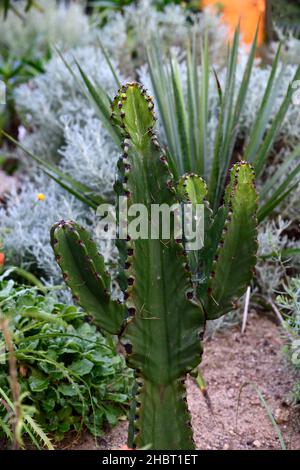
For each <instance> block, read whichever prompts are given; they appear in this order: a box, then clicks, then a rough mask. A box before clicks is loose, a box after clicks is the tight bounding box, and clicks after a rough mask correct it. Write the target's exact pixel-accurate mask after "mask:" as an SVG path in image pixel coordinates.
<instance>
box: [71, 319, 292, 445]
mask: <svg viewBox="0 0 300 470" xmlns="http://www.w3.org/2000/svg"><path fill="white" fill-rule="evenodd" d="M282 346H283V339H282V338H281V332H280V328H279V327H278V326H277V325H275V323H273V322H272V321H271V320H270V319H268V318H266V317H265V316H258V315H257V314H254V313H253V314H251V315H250V316H249V320H248V326H247V329H246V333H245V335H244V336H241V335H240V331H239V329H238V328H232V329H230V330H227V331H225V332H224V333H220V334H218V335H216V336H215V337H214V338H213V339H212V340H206V341H205V352H204V357H203V362H202V365H201V369H202V372H203V375H204V377H205V380H206V382H207V388H208V393H209V397H210V400H211V404H212V409H213V413H212V412H211V411H210V410H209V408H208V407H207V404H206V402H205V400H204V398H203V396H202V394H201V393H200V392H199V389H198V388H197V386H196V385H195V383H194V382H193V380H192V379H188V381H187V385H188V403H189V407H190V410H191V413H192V424H193V428H194V437H195V441H196V445H197V449H224V450H227V449H280V442H279V439H278V437H277V435H276V431H275V429H274V427H273V426H272V424H271V422H270V419H269V417H268V416H267V414H266V410H265V409H264V408H263V407H262V405H261V403H260V400H259V398H258V396H257V394H256V392H255V391H254V389H253V387H251V386H249V385H248V386H246V387H245V388H243V391H242V394H241V400H240V406H239V413H238V420H237V425H236V416H237V403H238V397H239V392H240V389H241V386H242V385H243V384H245V383H246V382H251V383H253V384H255V385H256V386H257V387H258V388H259V389H260V391H261V392H262V393H263V395H264V397H265V399H266V400H267V402H268V405H269V407H270V409H271V410H272V413H273V415H274V416H275V417H276V420H277V422H278V425H279V427H280V429H281V432H282V434H283V436H284V439H285V442H286V445H287V447H288V448H289V449H300V409H299V408H296V407H291V406H289V404H288V401H287V400H286V398H287V394H288V393H289V391H290V390H291V387H292V384H293V383H294V379H295V372H294V371H293V370H292V369H289V368H288V367H287V365H286V364H285V363H284V358H283V355H282ZM126 433H127V423H126V422H122V423H120V425H119V426H117V427H116V428H115V429H113V430H112V431H111V432H110V433H108V434H106V435H105V437H104V438H101V439H98V441H95V439H94V438H93V437H91V436H90V435H89V434H85V435H83V436H81V438H80V440H79V441H77V442H76V443H75V442H74V443H73V445H71V447H69V448H72V449H81V450H83V449H112V448H119V447H121V446H123V445H124V444H125V443H126Z"/></svg>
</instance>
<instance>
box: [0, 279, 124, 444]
mask: <svg viewBox="0 0 300 470" xmlns="http://www.w3.org/2000/svg"><path fill="white" fill-rule="evenodd" d="M0 309H1V312H2V314H4V315H5V316H7V317H9V318H10V330H11V334H12V337H13V342H14V345H15V354H16V358H17V361H18V372H19V374H18V376H19V377H18V379H19V382H20V386H21V392H29V393H28V396H27V397H26V398H25V403H26V404H28V405H31V406H33V407H34V409H35V410H36V411H35V414H34V418H35V420H36V421H37V422H38V423H39V424H40V425H41V427H42V428H43V430H44V431H45V432H49V433H51V434H53V435H54V437H55V439H57V440H60V439H62V438H63V437H64V433H66V432H67V431H70V430H72V429H73V430H74V429H75V430H76V431H80V430H81V429H82V428H84V427H87V428H88V430H89V431H90V432H91V433H93V434H94V435H96V436H100V435H101V434H102V433H103V426H105V424H110V425H115V424H116V423H117V421H118V419H119V418H120V417H121V416H122V415H125V414H126V411H127V400H128V395H129V393H130V390H131V384H132V374H131V372H130V371H129V370H128V369H127V368H126V365H125V362H124V359H123V358H122V357H120V356H119V355H117V353H116V346H115V343H114V341H113V338H112V337H110V336H108V337H104V336H103V335H102V334H101V333H100V332H99V331H97V330H96V328H95V326H94V325H92V324H90V323H89V322H88V318H87V316H86V315H85V314H84V313H83V312H81V311H80V310H78V308H77V307H74V306H66V305H63V304H61V303H58V302H57V299H56V298H55V297H54V296H53V294H50V295H42V294H40V293H39V292H38V290H37V289H35V288H28V287H26V286H16V284H15V282H14V281H13V280H11V279H10V280H6V279H3V276H2V280H1V277H0ZM0 388H1V389H2V390H4V391H5V393H7V394H8V395H9V396H11V395H10V388H9V382H8V363H7V355H6V354H5V347H4V339H3V335H2V333H1V332H0ZM1 421H2V422H3V421H4V422H7V423H8V422H9V416H8V412H7V410H6V408H5V406H3V404H2V406H1V402H0V422H1ZM2 435H3V433H2ZM0 436H1V426H0Z"/></svg>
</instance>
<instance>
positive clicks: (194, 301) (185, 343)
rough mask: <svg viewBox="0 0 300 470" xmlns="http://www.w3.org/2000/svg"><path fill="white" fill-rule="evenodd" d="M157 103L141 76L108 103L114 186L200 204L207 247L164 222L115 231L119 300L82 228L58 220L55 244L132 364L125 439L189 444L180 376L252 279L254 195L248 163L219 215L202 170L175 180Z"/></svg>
mask: <svg viewBox="0 0 300 470" xmlns="http://www.w3.org/2000/svg"><path fill="white" fill-rule="evenodd" d="M153 106H154V105H153V101H152V98H151V97H149V96H148V95H147V93H146V91H145V90H144V88H143V87H142V86H140V85H138V84H137V83H130V84H127V85H125V86H123V87H122V88H121V89H120V91H119V93H118V95H117V96H116V98H115V99H114V101H113V103H112V119H113V122H114V124H115V125H116V126H119V128H121V130H122V134H123V137H124V140H123V152H124V153H123V155H122V157H121V158H120V160H119V162H118V180H117V182H116V185H115V189H116V193H117V195H123V196H126V197H127V202H128V208H130V206H131V205H132V204H134V203H140V204H144V205H145V206H146V207H147V208H150V205H151V204H163V203H165V204H168V205H169V206H171V205H172V204H174V203H177V202H181V203H183V202H190V203H191V204H201V203H203V204H204V206H205V211H204V212H205V237H204V247H203V248H202V249H201V250H198V251H197V252H187V251H186V250H185V246H184V240H178V239H176V237H175V233H174V227H172V230H171V235H170V236H169V237H168V239H166V238H164V234H163V233H162V231H161V229H160V231H159V238H158V239H142V238H141V239H138V240H132V239H130V238H128V239H127V240H125V241H124V240H119V241H118V247H119V251H120V279H121V281H120V285H122V286H123V288H124V302H123V303H119V302H117V301H115V300H113V299H112V298H111V295H110V277H109V274H108V273H107V272H106V269H105V264H104V261H103V258H102V256H101V255H100V254H99V253H98V252H97V248H96V245H95V243H94V242H93V241H92V240H91V239H90V237H89V235H88V233H87V232H86V231H85V230H84V229H83V228H82V227H80V226H79V225H78V224H76V223H75V222H72V221H69V222H65V221H61V222H59V223H57V224H56V225H55V226H54V227H53V228H52V230H51V243H52V247H53V250H54V253H55V256H56V260H57V262H58V264H59V266H60V267H61V269H62V272H63V275H64V279H65V281H66V283H67V284H68V286H69V287H70V288H71V289H72V291H73V295H74V298H75V299H76V301H77V302H78V303H79V304H80V305H81V306H82V307H83V308H84V309H85V310H86V311H87V312H88V313H90V314H91V315H92V316H93V317H94V319H95V322H96V324H97V325H98V326H99V328H101V329H103V330H106V331H108V332H109V333H111V334H115V335H118V336H119V340H120V342H121V343H122V344H123V345H124V348H125V351H126V358H127V363H128V365H129V367H131V368H133V369H134V370H135V376H136V383H135V386H134V391H133V398H132V406H131V411H130V425H129V438H128V445H129V446H130V447H134V448H135V447H137V448H142V447H144V446H146V445H150V446H151V448H152V449H169V450H172V449H186V450H188V449H194V442H193V435H192V429H191V425H190V416H189V411H188V407H187V401H186V389H185V378H186V375H187V374H188V373H192V372H193V371H194V370H195V368H197V366H198V365H199V363H200V361H201V356H202V345H201V339H202V337H203V334H204V329H205V324H206V321H207V320H210V319H215V318H218V317H220V316H221V315H223V314H225V313H226V312H228V311H230V310H232V308H233V302H234V300H236V299H237V298H238V297H240V296H241V295H242V294H243V292H244V290H245V289H246V286H247V285H248V284H249V282H250V281H251V277H252V271H253V268H254V266H255V253H256V248H257V242H256V226H257V220H256V210H257V195H256V191H255V187H254V174H253V170H252V168H251V167H250V165H248V164H247V163H246V162H240V163H237V164H236V165H234V166H233V168H232V170H231V175H230V181H229V184H228V187H227V190H226V194H225V196H224V205H223V206H222V207H220V208H219V210H218V211H217V213H216V214H213V212H212V211H211V209H210V208H209V204H208V202H207V201H206V199H205V198H206V193H207V189H206V184H205V182H204V181H203V180H202V179H201V178H200V177H198V176H197V175H194V174H192V175H184V176H183V177H182V178H181V179H180V181H179V182H176V181H174V177H173V174H172V171H171V168H170V166H169V164H168V156H167V153H165V152H164V150H162V148H161V147H160V145H159V143H158V141H157V137H156V135H155V133H154V126H155V117H154V113H153ZM174 219H175V215H174V216H173V221H174ZM130 220H132V218H130V217H129V220H128V222H130ZM124 281H126V283H125V282H124Z"/></svg>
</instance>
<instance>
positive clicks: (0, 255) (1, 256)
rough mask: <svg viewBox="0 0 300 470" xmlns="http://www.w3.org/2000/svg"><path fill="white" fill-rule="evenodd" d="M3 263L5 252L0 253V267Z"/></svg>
mask: <svg viewBox="0 0 300 470" xmlns="http://www.w3.org/2000/svg"><path fill="white" fill-rule="evenodd" d="M4 263H5V254H4V253H0V268H1V266H4Z"/></svg>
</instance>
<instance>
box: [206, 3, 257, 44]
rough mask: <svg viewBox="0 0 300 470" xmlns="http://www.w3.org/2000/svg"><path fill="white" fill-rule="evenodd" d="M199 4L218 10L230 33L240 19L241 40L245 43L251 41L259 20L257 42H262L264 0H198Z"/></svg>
mask: <svg viewBox="0 0 300 470" xmlns="http://www.w3.org/2000/svg"><path fill="white" fill-rule="evenodd" d="M200 5H201V7H202V8H206V7H213V8H214V9H215V10H217V11H220V12H221V17H222V21H223V22H224V23H225V24H226V25H227V26H229V29H230V33H231V35H232V34H233V32H234V30H235V28H236V27H237V25H238V23H239V21H240V24H241V33H242V38H243V42H244V43H245V44H247V45H250V44H251V43H252V41H253V38H254V34H255V31H256V28H257V24H258V22H259V31H258V39H257V44H258V46H261V45H262V43H263V42H264V40H265V17H266V0H200Z"/></svg>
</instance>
